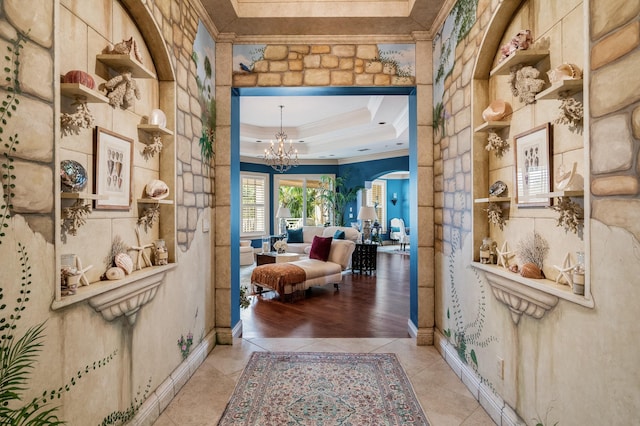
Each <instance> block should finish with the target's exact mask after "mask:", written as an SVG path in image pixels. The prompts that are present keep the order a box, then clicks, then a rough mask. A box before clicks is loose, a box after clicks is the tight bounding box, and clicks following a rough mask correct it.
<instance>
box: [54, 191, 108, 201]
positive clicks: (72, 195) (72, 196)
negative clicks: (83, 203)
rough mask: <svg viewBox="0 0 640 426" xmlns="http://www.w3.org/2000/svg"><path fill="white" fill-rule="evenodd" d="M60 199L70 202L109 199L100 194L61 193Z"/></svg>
mask: <svg viewBox="0 0 640 426" xmlns="http://www.w3.org/2000/svg"><path fill="white" fill-rule="evenodd" d="M60 198H65V199H68V200H106V199H107V197H106V196H103V195H98V194H90V193H88V192H61V193H60Z"/></svg>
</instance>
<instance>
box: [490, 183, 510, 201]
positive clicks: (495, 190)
mask: <svg viewBox="0 0 640 426" xmlns="http://www.w3.org/2000/svg"><path fill="white" fill-rule="evenodd" d="M506 194H507V184H506V183H504V182H503V181H501V180H497V181H495V182H494V183H493V185H491V186H490V187H489V196H491V197H500V196H503V195H506Z"/></svg>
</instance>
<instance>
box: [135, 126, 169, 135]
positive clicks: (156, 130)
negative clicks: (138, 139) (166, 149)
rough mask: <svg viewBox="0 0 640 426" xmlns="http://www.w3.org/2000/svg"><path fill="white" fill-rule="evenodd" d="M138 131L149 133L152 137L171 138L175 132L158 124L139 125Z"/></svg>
mask: <svg viewBox="0 0 640 426" xmlns="http://www.w3.org/2000/svg"><path fill="white" fill-rule="evenodd" d="M138 130H140V131H142V132H145V133H148V134H150V135H151V136H170V135H173V132H172V131H171V130H169V129H167V128H165V127H160V126H158V125H157V124H138Z"/></svg>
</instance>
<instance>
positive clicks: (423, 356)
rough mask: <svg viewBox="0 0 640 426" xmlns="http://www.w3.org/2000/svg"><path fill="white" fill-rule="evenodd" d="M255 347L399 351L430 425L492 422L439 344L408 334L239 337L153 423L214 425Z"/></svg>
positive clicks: (222, 347) (214, 356) (201, 369)
mask: <svg viewBox="0 0 640 426" xmlns="http://www.w3.org/2000/svg"><path fill="white" fill-rule="evenodd" d="M254 351H291V352H365V353H369V352H372V353H374V352H377V353H395V354H396V355H397V356H398V358H399V359H400V362H401V363H402V367H403V368H404V369H405V371H406V373H407V376H408V377H409V379H410V380H411V382H412V384H413V388H414V391H415V393H416V396H417V397H418V400H419V401H420V404H421V405H422V408H423V410H424V411H425V413H426V415H427V418H428V419H429V422H430V424H431V425H432V426H459V425H464V426H485V425H486V426H489V425H494V422H493V421H492V420H491V418H490V417H489V416H488V415H487V413H486V412H485V411H484V410H483V408H482V407H481V406H480V405H479V404H478V401H476V400H475V399H474V397H473V396H472V395H471V393H470V392H469V391H468V390H467V388H466V386H465V385H464V384H463V383H462V381H461V380H460V379H459V378H458V377H457V376H456V375H455V373H454V372H453V370H451V368H450V367H449V365H448V364H447V363H446V362H445V360H444V359H443V358H442V356H441V355H440V354H439V353H438V352H437V350H436V349H435V347H433V346H416V345H415V340H413V339H409V338H402V339H391V338H369V339H343V338H327V339H305V338H292V339H284V338H283V339H280V338H275V339H263V338H253V339H240V338H238V339H235V340H234V342H233V345H218V346H216V347H215V348H214V349H213V350H212V351H211V353H210V354H209V356H208V357H207V359H206V360H205V361H204V362H203V363H202V365H201V366H200V367H199V368H198V370H197V371H196V372H195V373H194V374H193V376H191V378H190V379H189V381H188V382H187V383H186V384H185V385H184V387H183V388H182V389H181V390H180V392H179V393H178V394H177V395H176V397H175V398H174V400H173V401H172V402H171V403H170V404H169V406H168V407H167V408H166V410H165V411H164V412H163V413H162V414H161V416H160V417H159V418H158V420H157V421H156V422H155V423H154V425H155V426H206V425H212V426H213V425H216V424H217V422H218V420H219V419H220V417H221V415H222V413H223V412H224V409H225V406H226V403H227V401H228V400H229V398H230V396H231V394H232V393H233V389H234V387H235V385H236V381H237V380H238V378H239V377H240V375H241V374H242V370H243V369H244V367H245V365H246V363H247V361H248V360H249V357H250V356H251V353H252V352H254Z"/></svg>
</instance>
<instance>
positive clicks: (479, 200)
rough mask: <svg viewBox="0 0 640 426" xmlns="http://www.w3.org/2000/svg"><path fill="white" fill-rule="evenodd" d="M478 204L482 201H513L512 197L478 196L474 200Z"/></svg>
mask: <svg viewBox="0 0 640 426" xmlns="http://www.w3.org/2000/svg"><path fill="white" fill-rule="evenodd" d="M473 202H474V203H476V204H482V203H509V202H511V197H488V198H476V199H475V200H473Z"/></svg>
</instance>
